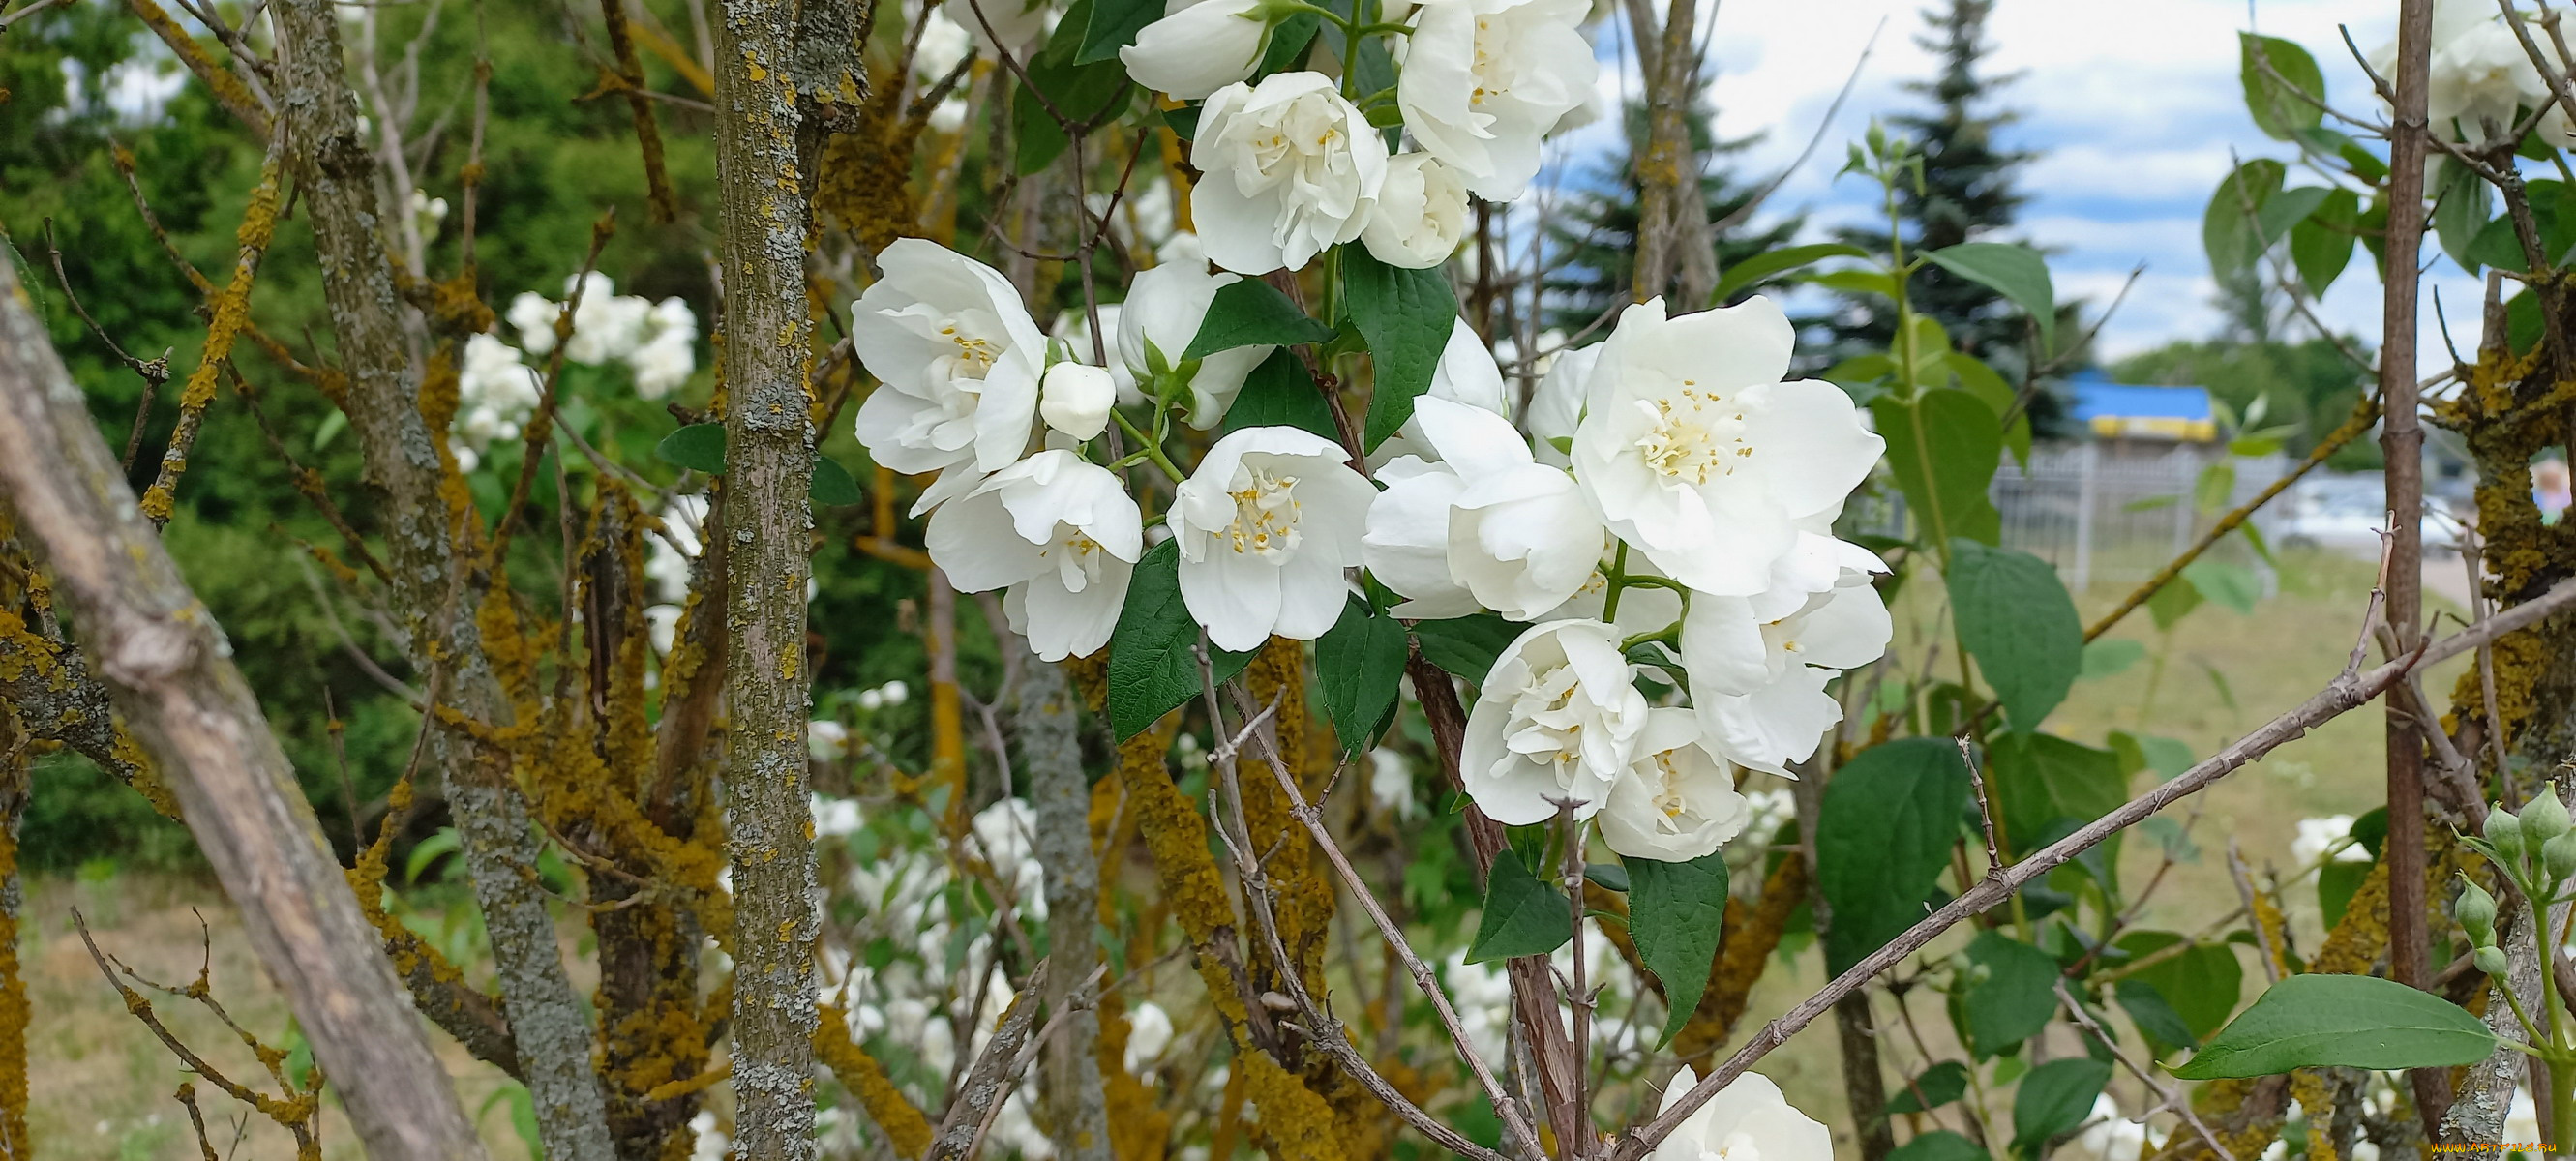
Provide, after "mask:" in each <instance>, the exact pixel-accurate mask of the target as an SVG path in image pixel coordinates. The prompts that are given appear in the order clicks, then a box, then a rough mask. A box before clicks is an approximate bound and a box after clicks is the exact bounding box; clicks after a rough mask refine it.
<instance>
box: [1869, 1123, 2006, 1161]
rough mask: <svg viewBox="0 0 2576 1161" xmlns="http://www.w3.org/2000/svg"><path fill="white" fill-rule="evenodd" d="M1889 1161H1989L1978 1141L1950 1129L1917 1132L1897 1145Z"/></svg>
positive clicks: (1889, 1156) (1889, 1155)
mask: <svg viewBox="0 0 2576 1161" xmlns="http://www.w3.org/2000/svg"><path fill="white" fill-rule="evenodd" d="M1887 1161H1988V1159H1987V1156H1986V1151H1985V1150H1983V1149H1980V1148H1978V1147H1977V1143H1976V1142H1974V1141H1971V1140H1969V1139H1967V1138H1966V1137H1962V1136H1960V1135H1958V1134H1957V1133H1953V1132H1951V1131H1950V1130H1948V1129H1934V1130H1932V1131H1931V1132H1928V1133H1917V1134H1915V1135H1914V1139H1913V1140H1911V1141H1907V1142H1906V1143H1904V1144H1902V1145H1899V1146H1897V1147H1896V1151H1895V1152H1893V1153H1890V1154H1888V1155H1887Z"/></svg>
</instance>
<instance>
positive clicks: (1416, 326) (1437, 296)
mask: <svg viewBox="0 0 2576 1161" xmlns="http://www.w3.org/2000/svg"><path fill="white" fill-rule="evenodd" d="M1341 255H1342V286H1343V289H1344V290H1345V291H1346V292H1347V294H1348V297H1349V300H1350V319H1351V325H1353V326H1355V327H1357V328H1359V332H1360V337H1361V338H1363V339H1366V340H1368V349H1369V362H1370V365H1371V366H1372V367H1374V368H1375V369H1376V373H1377V380H1376V386H1375V388H1374V389H1373V390H1372V391H1371V392H1370V395H1369V410H1368V430H1367V433H1366V434H1367V441H1366V442H1367V446H1368V447H1369V448H1370V449H1372V450H1374V449H1375V448H1376V447H1377V445H1378V444H1380V443H1383V442H1385V440H1386V437H1388V436H1390V435H1394V434H1395V430H1396V429H1397V428H1399V427H1402V426H1404V421H1405V420H1408V419H1411V418H1413V399H1414V397H1415V396H1417V395H1420V394H1422V392H1423V391H1424V390H1425V389H1426V388H1429V387H1430V386H1431V373H1432V371H1434V370H1436V369H1437V368H1438V367H1439V366H1440V352H1441V351H1442V350H1444V349H1446V348H1447V347H1448V345H1449V332H1450V331H1452V330H1454V329H1456V327H1457V325H1458V299H1457V296H1456V295H1453V294H1451V293H1450V292H1449V276H1448V275H1446V274H1443V273H1441V271H1440V268H1439V267H1437V266H1434V267H1432V268H1430V269H1428V270H1405V269H1401V268H1398V267H1394V266H1389V265H1387V264H1386V263H1384V262H1380V261H1378V260H1377V259H1375V258H1372V257H1370V256H1369V252H1368V248H1367V247H1365V246H1344V247H1342V248H1341Z"/></svg>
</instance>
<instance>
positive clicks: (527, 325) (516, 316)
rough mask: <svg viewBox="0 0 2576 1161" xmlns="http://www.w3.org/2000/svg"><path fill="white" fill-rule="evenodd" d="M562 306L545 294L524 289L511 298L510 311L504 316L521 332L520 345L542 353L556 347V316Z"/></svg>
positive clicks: (530, 350)
mask: <svg viewBox="0 0 2576 1161" xmlns="http://www.w3.org/2000/svg"><path fill="white" fill-rule="evenodd" d="M562 309H563V308H561V307H559V306H556V305H555V304H554V303H553V302H552V301H550V300H548V299H547V298H546V296H545V295H542V294H539V293H537V292H536V291H533V290H522V291H520V292H519V293H518V296H517V297H515V298H512V299H511V300H510V309H509V312H508V313H507V314H505V315H503V316H502V317H503V318H504V319H505V320H506V321H507V322H508V323H509V324H510V326H511V327H512V328H514V329H516V330H517V331H518V332H519V345H520V346H522V347H526V348H527V349H528V353H529V354H531V355H542V354H546V353H547V352H549V351H552V350H554V349H555V316H556V315H557V314H559V313H561V312H562Z"/></svg>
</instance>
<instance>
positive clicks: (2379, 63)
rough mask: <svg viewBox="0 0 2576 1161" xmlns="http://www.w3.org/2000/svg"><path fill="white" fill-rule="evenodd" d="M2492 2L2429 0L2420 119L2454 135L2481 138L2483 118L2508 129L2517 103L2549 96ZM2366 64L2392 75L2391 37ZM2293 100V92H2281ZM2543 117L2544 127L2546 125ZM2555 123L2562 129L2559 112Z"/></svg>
mask: <svg viewBox="0 0 2576 1161" xmlns="http://www.w3.org/2000/svg"><path fill="white" fill-rule="evenodd" d="M2500 15H2501V13H2500V12H2499V11H2498V10H2497V8H2496V6H2495V5H2493V4H2488V3H2481V2H2480V0H2434V2H2433V26H2432V53H2431V71H2430V72H2429V73H2428V74H2427V76H2426V87H2425V90H2424V112H2425V119H2426V120H2427V121H2429V122H2430V123H2431V124H2432V125H2433V127H2434V128H2435V130H2436V131H2440V132H2447V133H2450V134H2451V135H2452V136H2453V138H2454V139H2456V140H2463V141H2473V142H2474V141H2483V140H2485V139H2486V137H2487V130H2486V127H2485V124H2484V123H2485V122H2487V121H2493V122H2495V123H2496V125H2497V127H2498V128H2499V129H2502V130H2505V131H2508V132H2509V131H2510V130H2511V129H2512V127H2513V125H2514V124H2515V122H2516V109H2517V107H2519V106H2529V107H2531V108H2534V109H2537V108H2540V107H2541V106H2542V105H2543V104H2546V103H2547V102H2548V101H2549V99H2550V92H2549V82H2548V81H2546V80H2544V79H2542V77H2541V75H2540V70H2539V69H2537V68H2535V67H2533V66H2532V63H2531V54H2529V53H2527V52H2524V51H2523V48H2522V42H2521V40H2520V39H2519V38H2517V37H2515V36H2514V34H2513V29H2512V28H2510V27H2508V26H2506V25H2505V23H2504V22H2503V21H2502V20H2501V19H2499V17H2500ZM2370 64H2371V67H2372V68H2373V69H2375V70H2377V71H2378V73H2379V75H2380V76H2382V77H2395V76H2396V75H2397V42H2396V41H2395V40H2394V39H2391V40H2390V41H2389V42H2388V43H2386V44H2383V45H2381V46H2379V48H2378V49H2376V50H2374V51H2373V52H2372V53H2371V54H2370ZM2286 99H2288V100H2293V101H2295V100H2297V98H2295V97H2292V98H2286ZM2547 121H2548V119H2544V124H2543V127H2544V128H2551V126H2549V125H2548V123H2547ZM2557 122H2558V124H2557V126H2556V128H2557V129H2559V130H2560V131H2562V132H2563V130H2564V127H2565V124H2566V122H2565V119H2564V115H2563V113H2562V114H2561V115H2560V116H2559V117H2558V118H2557Z"/></svg>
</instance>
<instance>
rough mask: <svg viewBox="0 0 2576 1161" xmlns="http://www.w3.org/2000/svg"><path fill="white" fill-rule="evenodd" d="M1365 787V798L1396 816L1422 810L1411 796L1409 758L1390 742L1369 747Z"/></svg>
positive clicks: (1407, 816)
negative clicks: (1367, 793)
mask: <svg viewBox="0 0 2576 1161" xmlns="http://www.w3.org/2000/svg"><path fill="white" fill-rule="evenodd" d="M1368 788H1369V801H1370V802H1373V803H1375V804H1377V808H1378V809H1379V810H1382V811H1385V812H1387V813H1389V814H1392V815H1394V816H1396V817H1397V818H1398V819H1405V820H1410V819H1412V818H1413V817H1414V816H1415V815H1418V814H1420V813H1422V804H1421V803H1419V802H1416V801H1415V800H1414V797H1413V762H1412V761H1411V760H1410V759H1407V758H1406V757H1405V756H1404V755H1403V754H1402V753H1401V752H1399V751H1397V750H1396V749H1395V748H1394V747H1392V746H1380V747H1378V748H1376V749H1374V750H1371V751H1369V782H1368Z"/></svg>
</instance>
